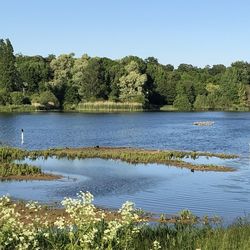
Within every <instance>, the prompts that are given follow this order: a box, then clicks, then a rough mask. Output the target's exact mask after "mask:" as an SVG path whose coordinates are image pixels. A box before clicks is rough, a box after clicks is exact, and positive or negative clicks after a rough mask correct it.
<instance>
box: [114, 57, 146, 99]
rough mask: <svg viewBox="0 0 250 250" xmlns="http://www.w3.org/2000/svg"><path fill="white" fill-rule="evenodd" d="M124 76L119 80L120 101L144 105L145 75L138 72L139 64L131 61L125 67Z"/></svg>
mask: <svg viewBox="0 0 250 250" xmlns="http://www.w3.org/2000/svg"><path fill="white" fill-rule="evenodd" d="M125 70H126V74H125V75H123V76H122V77H121V78H120V79H119V83H118V86H119V90H120V99H121V100H122V101H131V102H140V103H145V101H146V100H145V93H144V91H143V89H144V84H145V83H146V81H147V75H146V74H142V73H141V72H140V67H139V64H138V63H137V62H135V61H131V62H130V63H129V64H127V65H126V66H125Z"/></svg>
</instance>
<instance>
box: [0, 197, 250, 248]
mask: <svg viewBox="0 0 250 250" xmlns="http://www.w3.org/2000/svg"><path fill="white" fill-rule="evenodd" d="M62 205H63V206H64V209H65V211H64V213H61V214H58V215H55V216H54V218H53V221H52V220H51V218H50V213H49V211H47V210H44V208H43V207H42V206H41V205H39V204H38V203H36V202H29V203H27V204H26V205H25V208H24V209H22V210H20V208H19V209H18V205H16V203H13V202H11V200H10V198H9V197H7V196H3V197H1V198H0V246H1V249H48V250H50V249H84V250H85V249H86V250H88V249H89V250H90V249H100V250H102V249H103V250H104V249H108V250H111V249H114V250H122V249H134V250H136V249H155V250H156V249H173V250H177V249H225V250H226V249H249V247H250V241H249V239H250V222H249V220H247V219H245V220H243V219H241V220H239V221H238V222H237V223H234V224H233V225H230V226H228V227H222V226H221V225H220V224H218V225H215V224H211V223H203V224H202V223H200V222H199V221H198V220H192V218H196V217H195V216H194V215H193V214H192V213H191V212H190V211H188V210H184V211H182V212H180V216H179V220H178V221H176V222H174V223H157V224H154V225H150V224H147V223H146V222H145V221H144V220H143V219H141V218H140V216H138V214H137V212H136V209H135V206H134V204H133V203H132V202H126V203H124V204H123V205H122V207H121V209H119V210H118V211H117V216H115V217H108V215H107V213H105V212H104V211H102V210H100V209H97V208H96V207H95V206H94V205H93V196H92V194H90V193H88V192H86V193H83V192H80V193H79V194H78V196H77V198H76V199H72V198H65V199H64V200H63V201H62ZM43 210H44V211H45V212H44V211H43ZM40 212H42V216H40ZM24 213H25V216H23V214H24ZM187 219H188V221H187Z"/></svg>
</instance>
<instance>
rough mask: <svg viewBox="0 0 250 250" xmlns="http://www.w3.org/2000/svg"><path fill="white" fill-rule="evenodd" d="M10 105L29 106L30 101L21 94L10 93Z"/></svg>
mask: <svg viewBox="0 0 250 250" xmlns="http://www.w3.org/2000/svg"><path fill="white" fill-rule="evenodd" d="M10 97H11V103H12V104H14V105H22V104H30V103H31V102H30V99H29V97H28V96H24V94H23V93H22V92H12V93H10Z"/></svg>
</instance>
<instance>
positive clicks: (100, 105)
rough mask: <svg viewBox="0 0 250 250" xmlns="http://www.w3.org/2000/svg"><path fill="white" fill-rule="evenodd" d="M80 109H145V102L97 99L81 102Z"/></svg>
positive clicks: (78, 107)
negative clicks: (95, 100)
mask: <svg viewBox="0 0 250 250" xmlns="http://www.w3.org/2000/svg"><path fill="white" fill-rule="evenodd" d="M76 110H78V111H107V112H109V111H110V112H111V111H143V104H141V103H136V102H111V101H97V102H84V103H79V104H78V106H77V108H76Z"/></svg>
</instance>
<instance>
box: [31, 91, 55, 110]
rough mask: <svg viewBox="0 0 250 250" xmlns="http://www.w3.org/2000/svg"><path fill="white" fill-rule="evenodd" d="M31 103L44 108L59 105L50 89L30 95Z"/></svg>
mask: <svg viewBox="0 0 250 250" xmlns="http://www.w3.org/2000/svg"><path fill="white" fill-rule="evenodd" d="M32 103H33V104H38V106H39V105H40V106H44V107H46V108H56V107H58V106H59V101H58V99H57V98H56V97H55V95H54V94H53V93H52V92H50V91H45V92H42V93H40V94H36V95H33V96H32Z"/></svg>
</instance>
